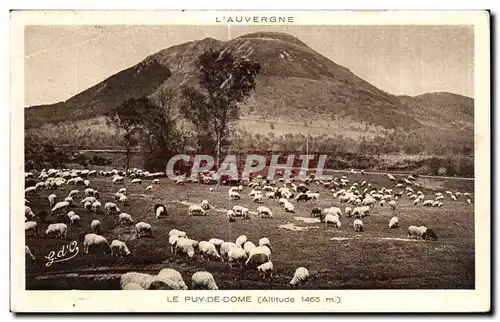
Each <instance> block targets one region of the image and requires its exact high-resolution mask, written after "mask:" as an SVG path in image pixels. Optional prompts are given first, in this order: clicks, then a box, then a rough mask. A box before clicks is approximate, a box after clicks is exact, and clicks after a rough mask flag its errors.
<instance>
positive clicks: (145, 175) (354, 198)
mask: <svg viewBox="0 0 500 322" xmlns="http://www.w3.org/2000/svg"><path fill="white" fill-rule="evenodd" d="M351 172H354V171H351ZM360 173H361V174H362V175H363V171H361V172H360ZM278 175H279V174H278ZM97 176H100V177H110V180H111V182H112V183H113V184H115V185H117V186H119V185H124V184H125V182H126V181H125V179H126V178H127V179H129V180H130V181H129V182H130V184H131V185H140V184H142V181H143V180H151V185H148V186H147V187H146V188H145V191H153V190H154V185H157V184H160V178H164V177H165V174H164V173H160V172H158V173H149V172H147V171H143V170H140V169H133V170H132V171H130V173H127V174H126V173H125V172H124V171H118V170H112V171H99V172H98V171H96V170H77V169H49V170H45V169H44V170H42V171H41V172H40V174H39V175H38V178H37V179H36V181H37V182H36V184H34V185H32V186H29V187H26V189H25V232H26V234H28V233H32V234H33V235H35V236H36V237H38V236H39V233H38V225H39V222H46V220H47V218H48V217H49V216H50V218H51V220H50V222H52V223H50V224H49V225H48V226H47V229H46V231H45V235H47V236H53V237H55V238H61V239H64V238H66V236H67V233H68V230H69V229H71V227H72V226H73V225H76V224H78V222H79V221H80V216H79V215H78V214H77V212H79V213H80V214H82V212H87V214H88V215H91V216H94V217H95V219H93V220H92V221H91V224H90V227H89V228H88V231H87V233H86V234H85V235H83V236H81V240H80V241H81V242H82V243H83V246H84V248H83V249H84V254H89V253H97V254H111V255H112V256H120V257H123V256H129V255H131V251H130V250H129V248H128V246H127V245H126V244H125V242H124V241H121V240H118V239H113V240H112V241H111V243H109V242H108V239H107V238H106V237H104V236H103V235H101V232H102V224H101V221H100V220H99V216H100V215H102V214H104V215H105V216H116V218H117V219H118V222H119V224H120V225H134V227H135V230H134V232H135V235H136V238H137V239H140V238H143V237H148V236H152V235H153V227H152V225H151V224H150V223H147V222H145V221H139V222H136V221H135V220H134V219H133V218H132V216H131V215H130V214H127V213H124V212H122V211H121V210H120V207H122V206H126V205H128V203H129V197H128V196H127V188H126V187H120V188H119V189H117V192H116V193H115V194H114V200H107V201H104V200H101V199H100V194H99V192H98V191H97V190H96V189H95V188H92V187H91V181H90V180H91V179H92V178H93V177H97ZM387 176H388V178H389V180H390V181H391V182H394V187H392V188H386V187H378V188H376V187H375V185H374V184H373V185H372V184H371V183H369V182H367V181H362V182H354V183H352V184H351V183H350V182H349V180H348V179H347V177H346V176H342V177H340V178H334V179H333V180H324V179H322V178H315V177H314V176H313V175H311V176H310V177H309V178H308V179H306V180H303V181H301V182H297V183H298V184H297V183H296V182H294V181H293V180H292V179H285V178H283V177H280V178H279V179H277V180H266V179H264V178H263V177H262V176H256V177H255V178H253V179H252V180H246V181H245V180H238V181H237V182H236V184H235V183H233V182H231V183H232V184H235V185H234V186H232V187H230V188H229V189H228V199H229V200H230V202H232V203H238V201H239V200H241V199H242V193H243V189H244V186H245V187H248V188H251V191H250V192H249V193H248V196H250V197H251V198H252V201H253V202H254V203H256V204H262V203H263V200H264V199H268V200H276V201H277V203H278V205H279V207H280V208H282V209H283V211H284V212H286V213H294V212H295V204H297V203H301V202H303V203H307V202H310V201H315V200H319V198H320V193H319V191H315V192H313V191H312V188H313V187H314V186H316V187H317V188H318V189H319V187H323V188H324V189H327V190H326V191H327V195H329V196H330V198H333V199H332V202H333V201H335V200H336V201H337V202H338V203H339V204H345V205H346V206H345V208H344V209H343V210H342V209H341V208H340V207H335V206H332V207H328V208H324V209H321V208H319V207H312V209H311V213H310V216H311V217H316V218H318V219H319V221H320V222H322V223H325V224H326V225H327V226H329V227H331V226H333V227H335V228H337V229H340V228H341V227H342V221H341V218H342V217H345V218H352V220H353V221H352V229H354V231H355V232H363V229H364V224H365V223H364V222H363V220H365V221H367V218H366V217H369V216H370V214H371V213H372V212H373V209H374V208H376V207H385V205H387V206H388V207H389V208H390V209H393V210H395V209H396V208H397V207H398V204H397V203H398V200H400V198H403V197H405V196H406V197H408V198H409V199H411V200H413V205H414V206H415V207H417V206H418V205H419V204H420V203H421V204H422V206H425V207H427V206H430V207H444V202H445V195H447V196H448V198H449V200H450V201H457V200H458V198H461V197H463V198H465V199H466V202H467V203H469V204H470V203H471V200H470V199H469V197H470V195H469V194H468V193H460V192H456V193H452V192H451V191H446V192H444V194H443V193H441V192H434V195H433V196H432V199H431V198H430V197H427V198H426V196H425V194H424V193H422V192H421V191H420V190H418V189H419V188H421V187H422V186H421V184H419V183H417V182H416V181H417V178H416V177H415V176H413V175H409V176H408V177H407V178H404V179H403V180H401V179H400V180H396V178H395V177H394V176H393V175H391V174H387ZM25 178H31V179H34V178H35V175H34V174H33V173H26V174H25ZM162 180H163V179H162ZM165 180H167V179H166V178H165ZM175 183H176V184H177V185H184V184H187V183H198V184H214V183H217V180H212V178H211V177H210V174H203V175H201V176H200V178H185V179H178V180H176V181H175ZM222 184H223V185H224V184H227V182H222ZM69 185H72V186H77V185H81V186H82V187H84V189H83V191H82V192H81V191H80V190H78V189H72V190H71V191H70V192H69V194H68V195H67V196H61V195H58V191H61V190H62V189H64V188H65V187H66V186H69ZM216 189H220V187H219V186H218V185H217V187H216ZM39 190H54V191H53V193H51V194H50V195H49V196H48V200H47V201H48V205H49V207H50V210H49V211H46V210H42V211H40V212H39V213H38V214H37V215H35V214H34V213H33V211H32V210H31V208H30V201H29V199H30V197H31V196H34V195H36V194H37V191H39ZM208 190H209V192H213V191H214V187H213V186H211V187H210V188H208ZM314 190H317V189H314ZM81 194H83V195H81ZM79 196H81V200H76V199H77V197H79ZM321 198H329V197H323V194H322V195H321ZM103 203H104V206H103ZM79 207H81V210H82V212H80V211H79V210H78V208H79ZM212 208H215V207H213V206H212V205H210V203H209V201H208V200H203V201H202V202H201V203H200V204H193V205H190V206H189V208H188V211H187V215H189V216H206V215H207V211H208V210H209V209H212ZM225 211H226V215H227V219H228V220H229V221H230V222H234V221H235V220H237V218H241V219H247V220H248V219H251V215H253V214H256V215H257V217H258V218H273V213H272V211H271V209H270V208H269V207H267V206H264V205H258V206H256V212H253V211H250V209H248V208H247V207H244V206H241V205H237V204H235V205H234V206H233V207H232V209H227V210H225ZM151 213H152V214H151V216H152V217H155V218H157V219H160V218H162V217H165V216H169V214H168V211H167V207H166V206H165V205H163V204H155V205H154V207H153V209H152V210H151ZM399 225H400V222H399V219H398V217H396V216H393V217H392V218H391V219H390V220H389V223H388V227H389V229H394V228H398V227H399ZM407 238H415V239H426V240H436V239H437V234H436V232H435V231H434V230H433V229H431V228H427V227H425V226H420V227H417V226H414V225H410V226H409V227H408V234H407ZM168 241H169V244H170V246H171V252H172V254H174V255H177V256H183V257H186V258H193V257H194V256H195V254H196V253H198V254H199V255H200V257H201V259H202V260H218V261H222V262H227V264H228V265H229V267H231V268H233V266H234V265H237V266H240V267H246V268H249V269H255V270H256V271H258V272H260V274H261V275H262V278H263V279H266V278H271V277H272V276H273V271H274V264H273V262H272V261H271V254H272V253H271V250H272V247H271V242H270V241H269V239H268V238H266V237H262V238H260V239H259V240H258V241H256V243H253V242H252V241H250V240H248V238H247V237H246V236H245V235H241V236H239V237H238V238H237V239H236V240H235V241H234V242H232V241H224V240H222V239H219V238H212V239H210V240H206V241H197V240H195V239H191V238H190V237H188V236H187V234H186V232H184V231H181V230H178V229H172V230H170V232H169V236H168ZM25 252H26V256H27V258H28V259H32V260H34V259H35V256H34V255H33V253H32V252H31V250H30V248H29V247H28V246H27V245H26V246H25ZM308 278H309V272H308V270H307V269H306V268H305V267H299V268H297V269H296V271H295V274H294V276H293V278H292V279H291V280H290V282H289V284H290V285H291V286H299V285H301V283H303V282H305V281H307V279H308ZM191 281H192V285H191V286H192V289H211V290H217V289H218V286H217V283H216V281H215V279H214V277H213V275H212V274H211V273H210V272H207V271H199V272H196V273H194V274H193V275H192V277H191ZM120 287H121V289H124V290H127V289H175V290H182V289H187V286H186V284H185V283H184V281H183V278H182V276H181V274H180V273H179V272H177V271H176V270H174V269H171V268H165V269H162V270H161V271H160V272H159V273H158V274H157V275H150V274H145V273H139V272H129V273H126V274H123V275H122V277H121V280H120Z"/></svg>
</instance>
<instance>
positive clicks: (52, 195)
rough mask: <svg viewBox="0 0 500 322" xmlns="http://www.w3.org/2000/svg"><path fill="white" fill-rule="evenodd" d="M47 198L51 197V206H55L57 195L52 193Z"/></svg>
mask: <svg viewBox="0 0 500 322" xmlns="http://www.w3.org/2000/svg"><path fill="white" fill-rule="evenodd" d="M47 199H49V206H50V207H54V205H55V204H56V200H57V196H56V195H55V194H50V195H49V196H48V198H47Z"/></svg>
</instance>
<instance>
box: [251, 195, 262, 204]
mask: <svg viewBox="0 0 500 322" xmlns="http://www.w3.org/2000/svg"><path fill="white" fill-rule="evenodd" d="M253 202H255V203H262V195H255V196H254V197H253Z"/></svg>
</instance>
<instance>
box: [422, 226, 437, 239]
mask: <svg viewBox="0 0 500 322" xmlns="http://www.w3.org/2000/svg"><path fill="white" fill-rule="evenodd" d="M421 238H422V239H425V240H437V238H438V237H437V234H436V232H435V231H434V230H432V229H430V228H427V229H426V230H425V232H424V233H423V234H422V236H421Z"/></svg>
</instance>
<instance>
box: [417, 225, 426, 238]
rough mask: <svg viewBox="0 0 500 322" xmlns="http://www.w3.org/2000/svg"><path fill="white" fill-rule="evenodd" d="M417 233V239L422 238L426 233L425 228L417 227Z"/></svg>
mask: <svg viewBox="0 0 500 322" xmlns="http://www.w3.org/2000/svg"><path fill="white" fill-rule="evenodd" d="M418 231H419V237H422V235H423V234H425V232H426V231H427V227H425V226H420V227H418Z"/></svg>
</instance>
